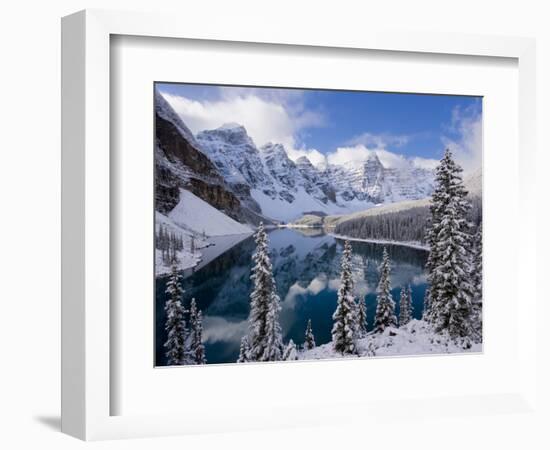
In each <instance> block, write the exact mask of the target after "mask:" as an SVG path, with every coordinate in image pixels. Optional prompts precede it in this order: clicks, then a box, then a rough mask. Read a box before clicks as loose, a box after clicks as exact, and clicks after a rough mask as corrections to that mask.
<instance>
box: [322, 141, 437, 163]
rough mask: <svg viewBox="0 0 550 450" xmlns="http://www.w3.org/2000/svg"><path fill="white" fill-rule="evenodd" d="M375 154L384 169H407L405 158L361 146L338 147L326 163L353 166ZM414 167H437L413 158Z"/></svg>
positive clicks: (425, 160) (330, 154) (380, 149)
mask: <svg viewBox="0 0 550 450" xmlns="http://www.w3.org/2000/svg"><path fill="white" fill-rule="evenodd" d="M373 154H376V155H377V156H378V159H380V162H381V163H382V165H383V166H384V167H386V168H395V169H398V168H403V167H409V166H410V163H411V161H410V160H409V159H407V158H406V157H405V156H403V155H400V154H398V153H393V152H390V151H389V150H386V149H383V148H376V149H368V148H367V147H365V146H364V145H362V144H359V145H356V146H353V147H339V148H337V149H336V151H334V152H333V153H329V154H328V155H327V161H328V162H329V164H335V165H354V164H357V163H362V162H365V161H366V160H367V159H368V157H369V156H370V155H373ZM412 163H413V165H414V166H415V167H421V165H423V166H424V167H429V168H433V167H435V165H437V161H436V160H430V159H424V158H415V159H414V160H412Z"/></svg>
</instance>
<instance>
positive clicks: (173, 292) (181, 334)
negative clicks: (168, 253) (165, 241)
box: [164, 263, 187, 366]
mask: <svg viewBox="0 0 550 450" xmlns="http://www.w3.org/2000/svg"><path fill="white" fill-rule="evenodd" d="M179 279H180V275H179V273H178V267H177V265H176V264H175V263H173V264H172V270H171V272H170V278H169V280H168V283H167V285H166V293H167V294H168V299H167V300H166V305H165V306H164V310H165V311H166V326H165V329H166V332H167V333H168V339H167V340H166V342H165V343H164V347H165V348H166V358H167V360H168V364H169V365H171V366H172V365H181V364H185V363H186V358H187V354H186V353H187V352H186V350H185V340H186V335H187V329H186V325H185V318H184V314H185V312H186V311H185V309H184V308H183V305H182V303H181V298H182V296H183V289H182V287H181V285H180V281H179Z"/></svg>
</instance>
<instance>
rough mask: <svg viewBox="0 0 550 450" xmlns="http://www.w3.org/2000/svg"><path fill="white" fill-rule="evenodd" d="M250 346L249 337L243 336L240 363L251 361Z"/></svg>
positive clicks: (238, 360)
mask: <svg viewBox="0 0 550 450" xmlns="http://www.w3.org/2000/svg"><path fill="white" fill-rule="evenodd" d="M249 353H250V346H249V345H248V336H243V337H242V338H241V347H240V349H239V359H237V362H238V363H245V362H248V361H250V359H249Z"/></svg>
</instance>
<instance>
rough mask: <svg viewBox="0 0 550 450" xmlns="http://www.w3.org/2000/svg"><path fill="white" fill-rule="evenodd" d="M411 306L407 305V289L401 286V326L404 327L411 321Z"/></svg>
mask: <svg viewBox="0 0 550 450" xmlns="http://www.w3.org/2000/svg"><path fill="white" fill-rule="evenodd" d="M408 314H409V307H408V305H407V291H406V289H405V288H401V293H400V295H399V326H400V327H402V326H404V325H406V324H407V323H408V322H409V315H408Z"/></svg>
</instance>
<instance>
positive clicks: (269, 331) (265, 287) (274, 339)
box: [248, 223, 283, 361]
mask: <svg viewBox="0 0 550 450" xmlns="http://www.w3.org/2000/svg"><path fill="white" fill-rule="evenodd" d="M254 237H255V242H256V252H255V253H254V254H253V255H252V260H253V261H254V267H253V268H252V275H251V277H250V278H251V280H252V282H253V284H254V290H253V291H252V293H251V294H250V316H249V319H248V320H249V328H250V331H249V336H248V342H249V345H250V351H249V359H250V360H251V361H279V360H280V359H281V358H282V356H283V340H282V335H281V326H280V325H279V311H280V309H281V306H280V300H279V296H278V295H277V292H276V287H275V280H274V278H273V268H272V266H271V260H270V259H269V245H268V239H267V233H266V231H265V228H264V225H263V223H260V226H259V227H258V230H257V231H256V234H255V236H254Z"/></svg>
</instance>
